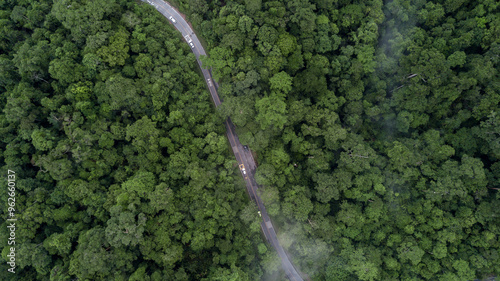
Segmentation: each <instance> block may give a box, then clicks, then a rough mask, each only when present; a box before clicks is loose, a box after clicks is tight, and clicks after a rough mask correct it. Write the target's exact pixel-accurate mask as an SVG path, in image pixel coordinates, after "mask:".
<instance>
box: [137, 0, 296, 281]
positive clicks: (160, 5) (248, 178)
mask: <svg viewBox="0 0 500 281" xmlns="http://www.w3.org/2000/svg"><path fill="white" fill-rule="evenodd" d="M142 1H143V2H147V3H149V4H150V5H152V6H153V7H155V8H156V10H158V11H159V12H160V13H161V14H162V15H164V16H165V17H166V18H167V20H169V21H170V22H172V24H173V25H174V26H175V28H176V29H177V30H179V31H180V32H181V33H182V36H183V37H184V39H185V40H186V43H188V44H189V45H190V46H191V50H192V51H193V53H194V54H195V56H196V60H197V61H198V65H199V66H200V69H201V72H202V73H203V76H204V78H205V82H206V83H207V86H208V89H209V91H210V94H211V96H212V100H213V101H214V104H215V106H216V107H218V106H219V105H221V100H220V98H219V95H218V94H217V84H216V83H215V82H214V81H213V79H212V75H211V73H210V71H209V70H207V69H204V68H203V67H202V65H201V61H200V56H201V55H206V53H205V50H204V49H203V46H202V45H201V43H200V41H199V40H198V38H197V37H196V35H195V34H194V32H193V30H192V29H191V27H190V26H189V24H188V23H187V22H186V21H185V20H184V18H183V17H182V16H181V15H180V14H179V13H178V12H177V11H176V10H175V9H174V8H172V6H170V5H169V4H168V3H166V2H164V1H161V0H142ZM172 19H173V20H172ZM225 126H226V133H227V138H228V139H229V143H230V144H231V148H232V150H233V153H234V156H235V157H236V161H238V165H239V166H240V169H241V171H242V176H243V178H244V180H245V184H246V187H247V190H248V194H249V195H250V198H251V199H252V200H253V201H254V202H255V204H257V207H258V209H259V211H260V214H261V216H262V220H263V222H262V223H261V228H262V231H263V233H264V236H265V237H266V239H267V240H268V241H269V243H270V244H271V245H272V246H273V248H274V249H275V250H276V252H277V253H278V255H279V257H280V258H281V264H282V266H283V270H284V271H285V275H286V277H287V278H288V279H290V280H291V281H303V280H304V279H303V278H302V277H301V276H300V274H299V273H298V272H297V270H296V269H295V267H294V266H293V264H292V263H291V262H290V259H289V258H288V256H287V255H286V253H285V251H284V250H283V247H282V246H281V245H280V243H279V241H278V237H277V235H276V231H275V230H274V227H273V224H272V222H271V218H270V217H269V215H268V213H267V211H266V207H265V206H264V204H263V202H262V199H261V198H260V197H259V195H258V194H257V189H258V185H257V183H256V182H255V179H254V176H253V174H254V173H255V171H250V170H247V169H248V167H255V163H252V162H253V159H249V158H248V157H247V155H248V154H247V153H245V149H244V148H243V145H242V144H241V143H240V141H239V139H238V136H237V135H236V133H235V127H234V124H233V123H232V122H231V119H230V118H228V119H227V120H226V122H225ZM250 164H252V166H250ZM244 167H247V169H245V168H244ZM242 168H243V169H245V172H243V169H242Z"/></svg>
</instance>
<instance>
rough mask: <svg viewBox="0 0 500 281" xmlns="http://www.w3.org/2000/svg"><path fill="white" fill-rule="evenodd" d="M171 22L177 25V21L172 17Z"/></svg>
mask: <svg viewBox="0 0 500 281" xmlns="http://www.w3.org/2000/svg"><path fill="white" fill-rule="evenodd" d="M169 19H170V21H172V22H173V23H176V22H177V21H176V20H175V19H174V17H172V16H170V17H169Z"/></svg>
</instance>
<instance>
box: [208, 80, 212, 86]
mask: <svg viewBox="0 0 500 281" xmlns="http://www.w3.org/2000/svg"><path fill="white" fill-rule="evenodd" d="M207 82H208V86H210V87H212V81H210V78H208V79H207Z"/></svg>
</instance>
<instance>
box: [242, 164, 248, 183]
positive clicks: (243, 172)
mask: <svg viewBox="0 0 500 281" xmlns="http://www.w3.org/2000/svg"><path fill="white" fill-rule="evenodd" d="M240 171H241V173H242V174H243V177H244V178H245V179H248V176H247V171H246V170H245V165H243V164H240Z"/></svg>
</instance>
